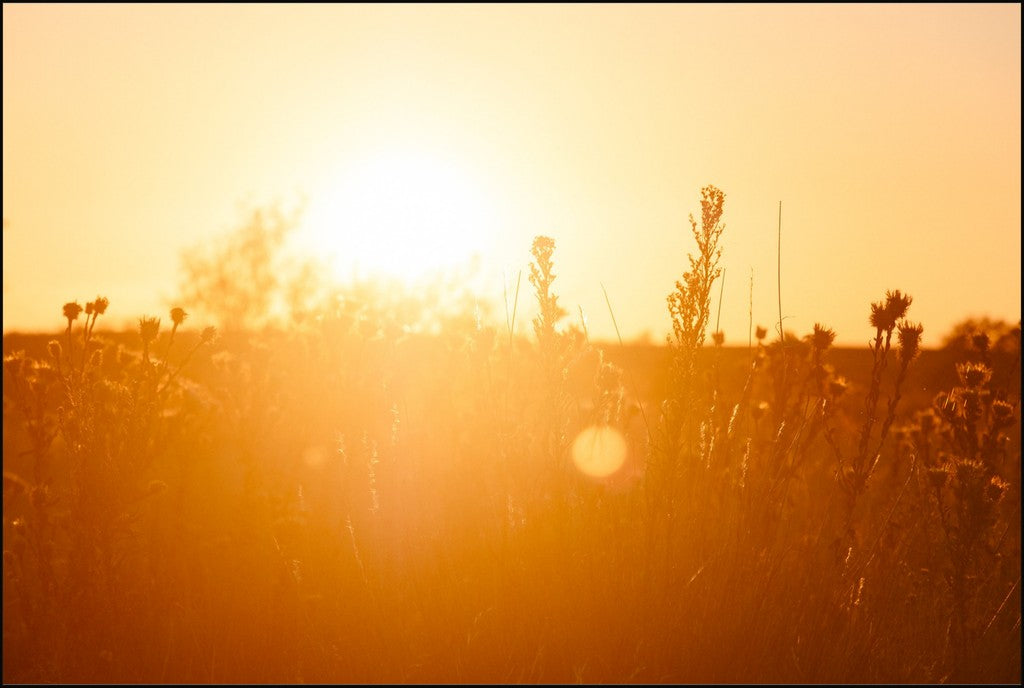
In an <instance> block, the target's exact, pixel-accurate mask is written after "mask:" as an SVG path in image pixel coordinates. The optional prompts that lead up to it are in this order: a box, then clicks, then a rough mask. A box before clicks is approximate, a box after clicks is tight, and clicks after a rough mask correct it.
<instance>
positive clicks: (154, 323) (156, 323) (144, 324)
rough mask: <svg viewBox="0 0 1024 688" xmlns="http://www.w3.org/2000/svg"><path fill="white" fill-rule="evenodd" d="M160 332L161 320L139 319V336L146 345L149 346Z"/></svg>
mask: <svg viewBox="0 0 1024 688" xmlns="http://www.w3.org/2000/svg"><path fill="white" fill-rule="evenodd" d="M159 332H160V318H147V317H142V318H139V335H140V336H141V337H142V342H143V343H144V344H149V343H150V342H152V341H153V340H154V339H156V335H157V334H158V333H159Z"/></svg>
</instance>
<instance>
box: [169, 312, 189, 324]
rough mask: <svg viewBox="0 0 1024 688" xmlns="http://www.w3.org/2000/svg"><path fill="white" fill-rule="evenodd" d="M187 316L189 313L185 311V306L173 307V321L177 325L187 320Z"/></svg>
mask: <svg viewBox="0 0 1024 688" xmlns="http://www.w3.org/2000/svg"><path fill="white" fill-rule="evenodd" d="M187 317H188V313H186V312H185V309H184V308H178V307H175V308H172V309H171V322H173V323H174V326H175V327H177V326H179V325H181V323H183V322H185V318H187Z"/></svg>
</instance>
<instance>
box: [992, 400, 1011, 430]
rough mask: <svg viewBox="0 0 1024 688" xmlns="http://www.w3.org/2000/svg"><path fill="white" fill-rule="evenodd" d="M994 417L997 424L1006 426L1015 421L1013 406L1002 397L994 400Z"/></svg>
mask: <svg viewBox="0 0 1024 688" xmlns="http://www.w3.org/2000/svg"><path fill="white" fill-rule="evenodd" d="M992 417H993V419H994V422H995V425H997V426H1000V427H1001V426H1004V425H1009V424H1010V423H1012V422H1013V406H1011V405H1010V404H1009V403H1008V402H1006V401H1003V400H1002V399H996V400H995V401H993V402H992Z"/></svg>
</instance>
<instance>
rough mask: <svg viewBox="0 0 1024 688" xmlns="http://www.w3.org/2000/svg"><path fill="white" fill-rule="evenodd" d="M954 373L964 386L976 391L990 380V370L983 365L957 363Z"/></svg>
mask: <svg viewBox="0 0 1024 688" xmlns="http://www.w3.org/2000/svg"><path fill="white" fill-rule="evenodd" d="M956 372H957V374H958V375H959V376H960V382H961V384H963V385H964V386H966V387H968V388H971V389H976V388H978V387H981V386H982V385H984V384H986V383H988V381H989V380H990V379H992V369H991V368H989V367H988V366H987V365H985V364H984V363H958V364H957V366H956Z"/></svg>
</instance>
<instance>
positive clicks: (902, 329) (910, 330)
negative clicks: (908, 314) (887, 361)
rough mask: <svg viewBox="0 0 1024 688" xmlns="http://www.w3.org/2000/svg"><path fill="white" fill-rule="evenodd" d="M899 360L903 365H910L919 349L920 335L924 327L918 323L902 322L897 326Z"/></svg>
mask: <svg viewBox="0 0 1024 688" xmlns="http://www.w3.org/2000/svg"><path fill="white" fill-rule="evenodd" d="M898 327H899V331H898V336H899V340H900V360H901V361H902V362H903V364H904V365H906V364H907V363H910V362H911V361H912V360H914V358H915V357H916V356H917V354H918V352H919V351H920V349H921V333H923V332H924V327H923V326H922V325H921V324H920V323H911V322H907V321H903V322H901V323H900V324H899V326H898Z"/></svg>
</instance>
